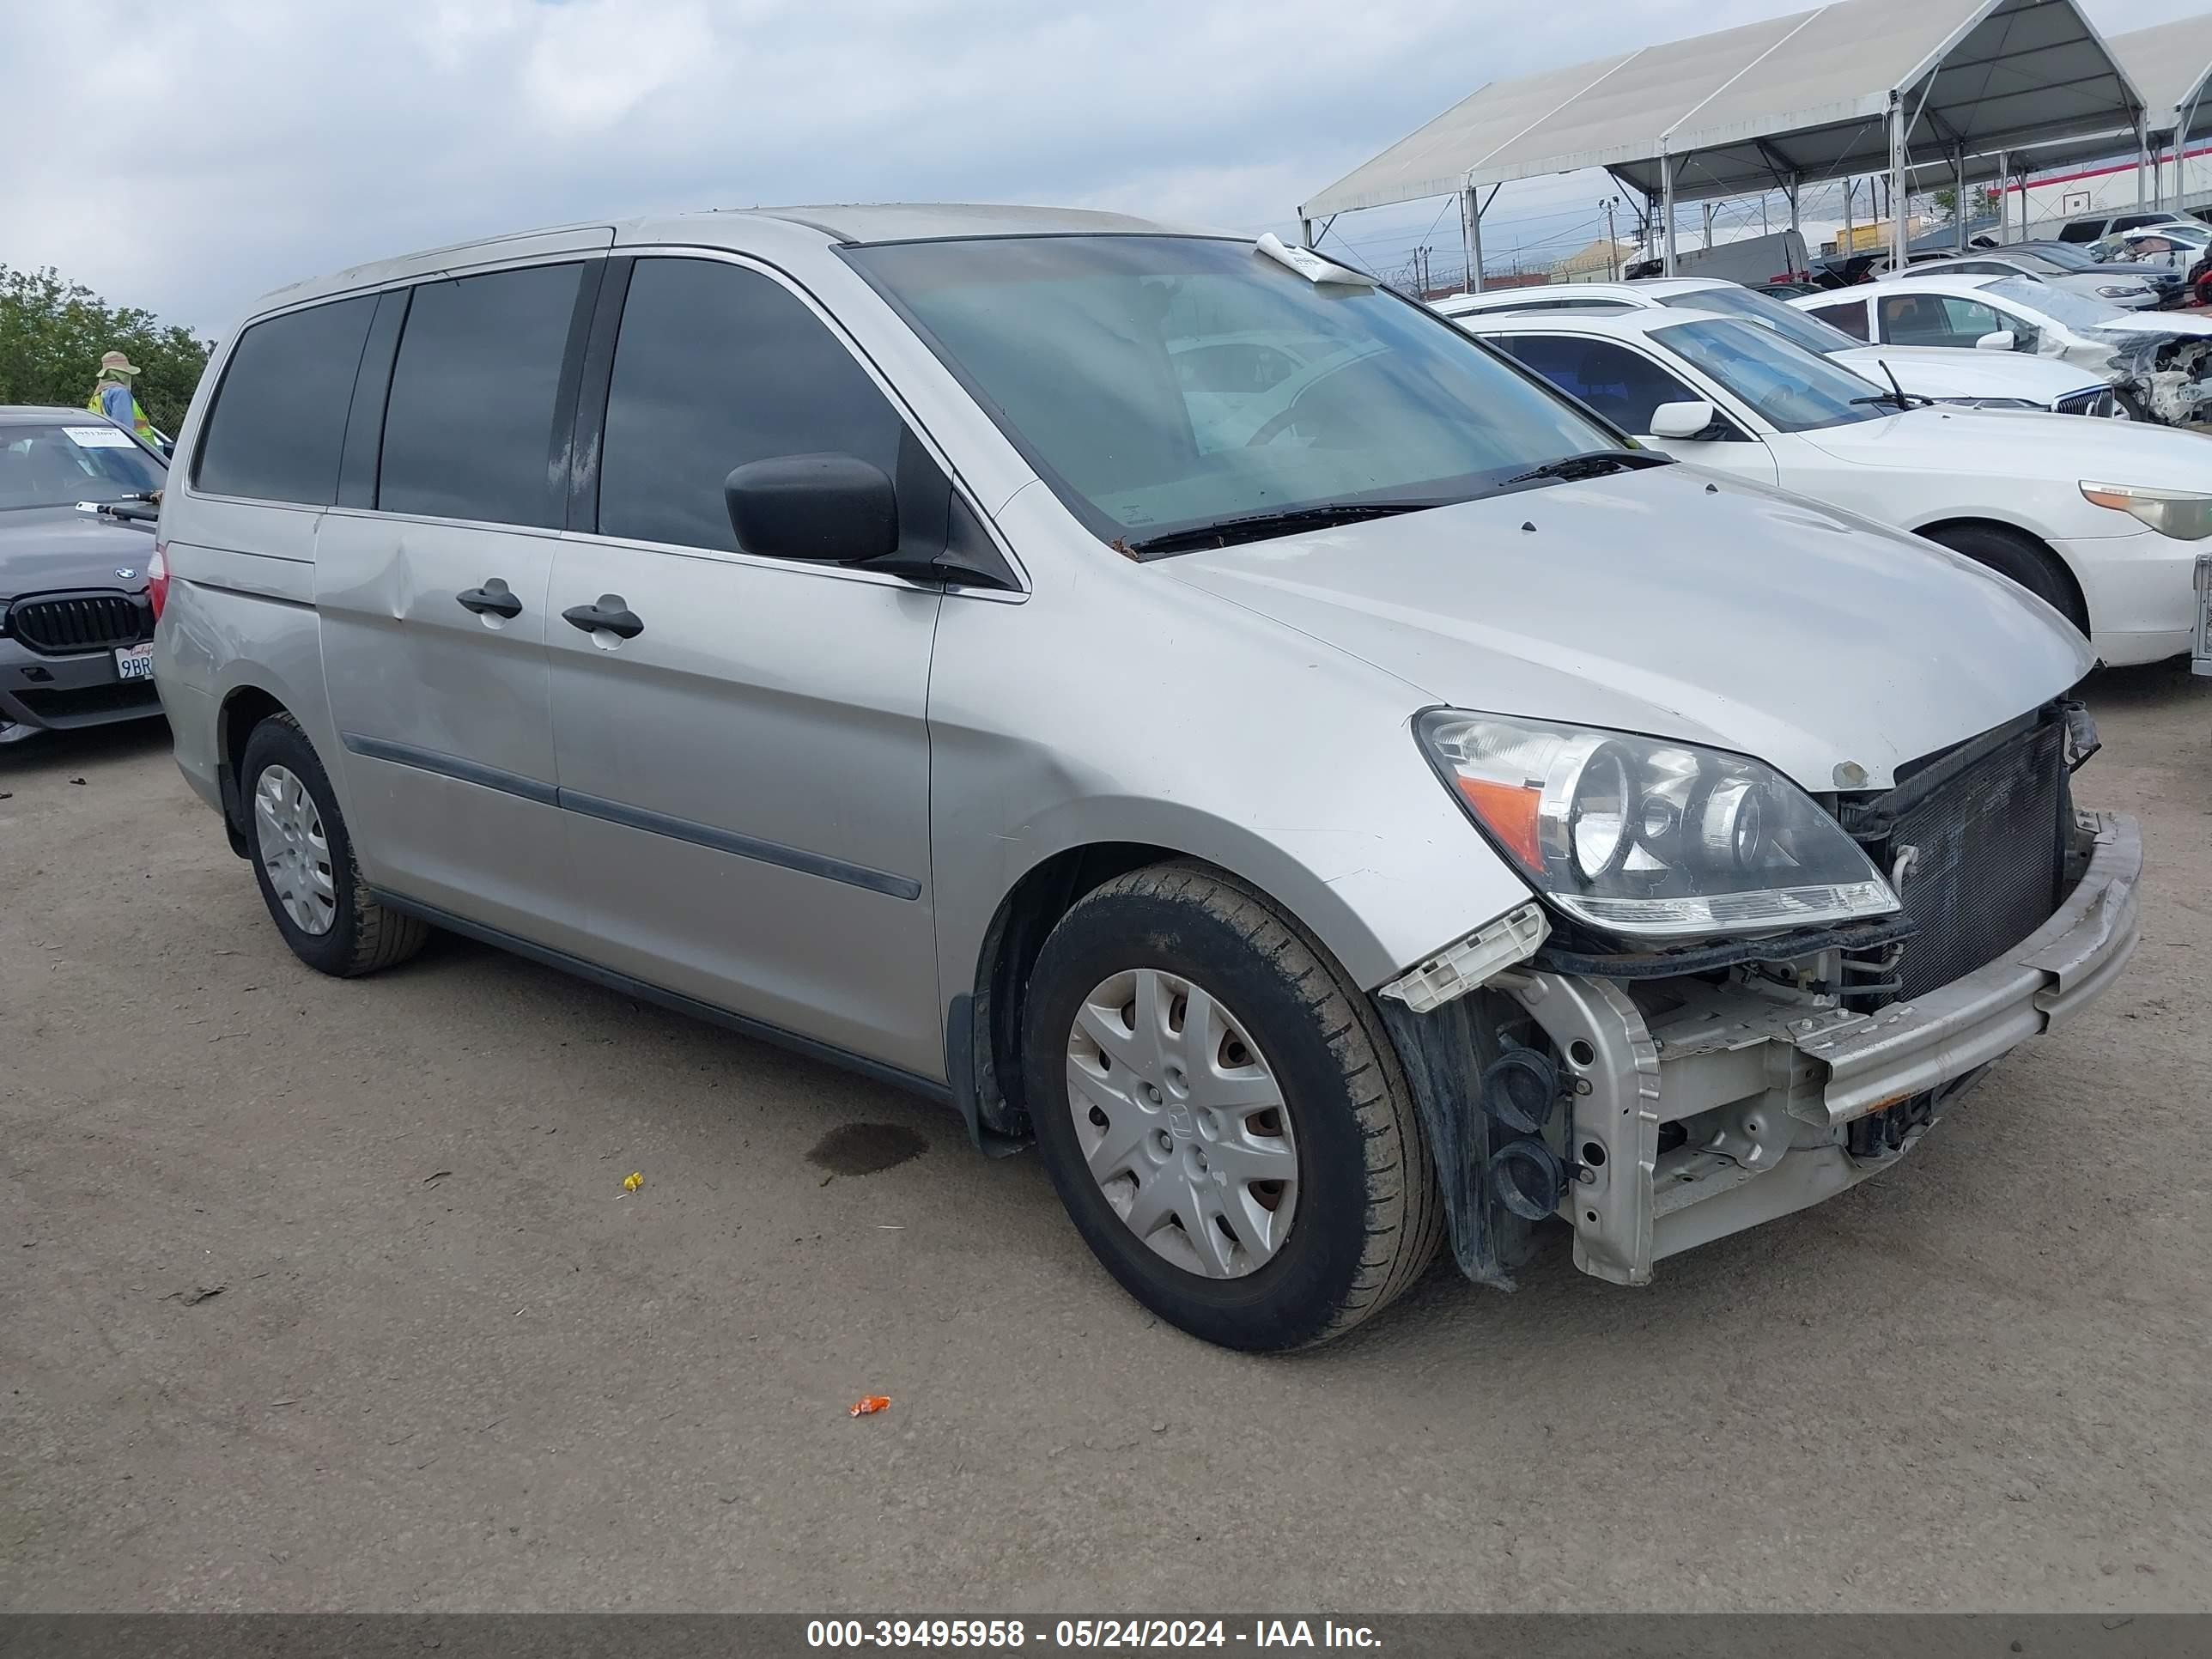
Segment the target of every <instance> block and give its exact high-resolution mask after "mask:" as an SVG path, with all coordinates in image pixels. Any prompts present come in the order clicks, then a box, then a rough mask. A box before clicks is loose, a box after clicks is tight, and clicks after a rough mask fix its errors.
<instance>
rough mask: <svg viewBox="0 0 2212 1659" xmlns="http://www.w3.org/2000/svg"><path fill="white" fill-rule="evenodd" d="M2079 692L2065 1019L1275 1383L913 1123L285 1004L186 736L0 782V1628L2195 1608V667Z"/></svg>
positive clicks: (479, 1015)
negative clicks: (184, 764)
mask: <svg viewBox="0 0 2212 1659" xmlns="http://www.w3.org/2000/svg"><path fill="white" fill-rule="evenodd" d="M2088 695H2089V696H2090V698H2091V701H2092V703H2093V707H2094V708H2096V710H2097V712H2098V714H2099V715H2100V720H2101V721H2102V723H2103V726H2104V731H2105V737H2106V749H2105V751H2104V753H2103V754H2101V755H2100V756H2099V757H2097V758H2096V759H2095V760H2094V761H2093V763H2091V765H2090V767H2089V769H2088V770H2087V771H2086V772H2085V773H2084V774H2083V776H2082V780H2081V798H2082V799H2083V800H2084V802H2085V804H2090V805H2107V806H2114V807H2118V808H2122V809H2124V810H2127V811H2134V812H2136V813H2138V814H2140V815H2141V816H2142V819H2143V823H2144V829H2145V841H2146V854H2147V858H2148V860H2149V869H2148V875H2147V878H2146V879H2147V886H2148V891H2147V896H2146V903H2145V907H2144V909H2145V929H2144V941H2143V945H2142V950H2141V951H2140V952H2139V953H2138V955H2137V956H2136V960H2135V963H2134V965H2133V967H2132V968H2131V969H2130V971H2129V973H2128V975H2127V976H2126V978H2125V979H2124V981H2123V982H2122V983H2121V984H2120V985H2119V986H2118V987H2117V988H2116V989H2115V991H2114V992H2113V993H2112V994H2111V995H2109V996H2108V997H2107V998H2106V1000H2105V1001H2104V1002H2103V1003H2102V1004H2101V1005H2100V1006H2099V1007H2097V1008H2096V1009H2095V1010H2093V1011H2092V1012H2090V1013H2089V1014H2088V1015H2087V1016H2086V1017H2085V1018H2083V1019H2081V1021H2080V1022H2079V1023H2078V1024H2077V1025H2076V1026H2075V1028H2073V1029H2071V1030H2069V1031H2067V1032H2066V1033H2064V1034H2063V1035H2062V1036H2058V1037H2056V1038H2052V1039H2048V1040H2046V1041H2045V1042H2042V1043H2040V1044H2038V1045H2035V1046H2033V1047H2032V1048H2029V1049H2028V1050H2027V1051H2026V1052H2025V1053H2023V1054H2019V1055H2017V1056H2015V1058H2013V1059H2012V1060H2008V1062H2006V1063H2005V1064H2004V1065H2003V1066H2001V1067H2000V1068H1999V1069H1998V1071H1997V1072H1996V1073H1995V1074H1994V1076H1993V1078H1992V1079H1991V1080H1990V1082H1989V1083H1987V1084H1986V1085H1984V1086H1983V1087H1982V1088H1981V1089H1980V1090H1978V1091H1976V1092H1975V1093H1974V1094H1972V1095H1971V1096H1970V1097H1967V1099H1966V1101H1965V1102H1964V1103H1962V1104H1961V1105H1960V1107H1958V1108H1957V1109H1955V1110H1954V1113H1953V1114H1952V1115H1951V1116H1950V1118H1949V1119H1948V1121H1946V1123H1945V1124H1944V1125H1943V1127H1941V1128H1940V1129H1939V1130H1938V1131H1936V1133H1934V1134H1932V1135H1931V1136H1929V1139H1928V1140H1927V1141H1926V1142H1925V1143H1924V1144H1923V1146H1922V1148H1921V1150H1920V1151H1919V1152H1918V1153H1917V1155H1916V1156H1915V1157H1914V1158H1911V1159H1908V1160H1907V1161H1906V1162H1905V1164H1903V1165H1902V1166H1901V1167H1900V1168H1899V1170H1895V1171H1893V1172H1892V1173H1890V1174H1889V1175H1887V1176H1883V1177H1882V1178H1881V1179H1878V1180H1876V1181H1874V1182H1869V1183H1867V1184H1866V1185H1864V1186H1863V1187H1861V1188H1857V1190H1855V1191H1853V1192H1851V1193H1850V1194H1846V1195H1844V1197H1842V1198H1840V1199H1838V1200H1834V1201H1832V1202H1831V1203H1829V1204H1827V1205H1826V1206H1822V1207H1820V1208H1818V1209H1815V1210H1813V1211H1811V1212H1807V1213H1805V1214H1803V1215H1801V1216H1797V1217H1794V1218H1789V1219H1786V1220H1784V1221H1782V1222H1778V1223H1777V1224H1774V1225H1770V1226H1768V1227H1765V1228H1764V1229H1762V1230H1759V1231H1755V1232H1753V1233H1750V1234H1747V1235H1744V1236H1741V1237H1736V1238H1733V1239H1729V1240H1726V1241H1724V1242H1723V1243H1719V1244H1716V1245H1713V1246H1711V1247H1709V1248H1707V1249H1703V1250H1700V1251H1698V1252H1695V1253H1693V1254H1692V1255H1687V1256H1685V1257H1681V1258H1678V1259H1676V1260H1674V1261H1669V1262H1668V1263H1666V1264H1664V1265H1663V1266H1662V1268H1661V1273H1660V1278H1659V1280H1658V1282H1657V1283H1656V1284H1655V1285H1652V1286H1650V1288H1649V1289H1646V1290H1643V1291H1626V1290H1620V1289H1617V1288H1615V1287H1613V1286H1610V1285H1602V1284H1600V1283H1598V1282H1596V1281H1595V1280H1592V1279H1585V1278H1583V1277H1581V1276H1579V1275H1577V1273H1575V1272H1574V1271H1573V1270H1572V1268H1571V1266H1570V1265H1569V1263H1568V1262H1567V1261H1566V1260H1565V1255H1564V1252H1561V1253H1557V1254H1554V1255H1552V1256H1550V1257H1548V1258H1547V1260H1546V1261H1544V1262H1542V1263H1541V1264H1540V1266H1539V1267H1538V1268H1537V1270H1536V1271H1534V1273H1531V1274H1530V1275H1529V1276H1528V1282H1527V1283H1526V1285H1525V1286H1524V1288H1523V1289H1522V1291H1521V1292H1520V1293H1519V1294H1517V1295H1515V1296H1511V1297H1504V1296H1500V1295H1498V1294H1496V1293H1494V1292H1489V1291H1480V1290H1477V1289H1475V1288H1474V1287H1472V1286H1470V1285H1468V1284H1466V1283H1465V1282H1463V1281H1462V1280H1461V1279H1458V1278H1457V1277H1456V1276H1455V1275H1454V1274H1453V1273H1451V1272H1450V1271H1449V1268H1448V1267H1439V1269H1438V1270H1437V1271H1436V1272H1434V1273H1431V1276H1430V1277H1429V1278H1428V1279H1426V1280H1425V1282H1424V1284H1423V1285H1421V1286H1420V1287H1419V1289H1417V1291H1415V1292H1414V1294H1413V1296H1412V1297H1409V1298H1408V1299H1407V1301H1406V1302H1404V1303H1402V1304H1400V1305H1399V1307H1398V1308H1397V1309H1396V1310H1394V1311H1393V1312H1392V1313H1391V1314H1390V1315H1389V1316H1385V1317H1384V1318H1383V1319H1382V1320H1380V1321H1378V1322H1376V1323H1375V1324H1374V1325H1371V1326H1370V1327H1368V1328H1365V1329H1364V1330H1363V1331H1362V1332H1360V1333H1358V1334H1356V1335H1355V1336H1353V1337H1352V1339H1351V1340H1346V1341H1344V1342H1341V1343H1339V1344H1337V1345H1336V1346H1333V1347H1330V1348H1327V1349H1324V1350H1322V1351H1321V1352H1315V1353H1311V1354H1308V1355H1304V1356H1302V1357H1297V1358H1291V1359H1286V1360H1272V1361H1269V1360H1255V1359H1250V1358H1239V1357H1237V1356H1235V1355H1231V1354H1228V1353H1225V1352H1217V1351H1214V1350H1212V1349H1209V1348H1206V1347H1204V1346H1200V1345H1199V1344H1197V1343H1195V1342H1194V1341H1191V1340H1188V1339H1186V1338H1184V1337H1182V1336H1181V1335H1179V1334H1176V1332H1174V1331H1172V1330H1170V1329H1168V1328H1164V1327H1162V1326H1159V1325H1158V1324H1156V1323H1155V1322H1152V1320H1151V1319H1149V1318H1148V1317H1147V1316H1146V1315H1145V1314H1144V1313H1143V1312H1142V1310H1139V1309H1138V1308H1137V1307H1136V1306H1135V1305H1134V1304H1132V1303H1130V1302H1129V1301H1128V1300H1127V1299H1126V1298H1125V1297H1123V1296H1122V1295H1121V1293H1120V1292H1119V1291H1117V1290H1116V1289H1115V1287H1114V1285H1112V1284H1111V1282H1110V1281H1109V1279H1107V1277H1106V1275H1105V1274H1104V1273H1103V1272H1102V1271H1100V1270H1099V1269H1097V1267H1094V1266H1093V1265H1092V1264H1091V1261H1090V1259H1089V1258H1088V1256H1087V1255H1085V1252H1084V1250H1083V1249H1082V1248H1081V1246H1080V1244H1079V1243H1078V1241H1077V1239H1076V1237H1075V1236H1074V1234H1073V1231H1072V1230H1071V1229H1070V1228H1069V1227H1068V1226H1067V1225H1066V1222H1065V1221H1064V1220H1063V1219H1062V1218H1061V1216H1060V1212H1059V1210H1058V1208H1057V1206H1055V1204H1054V1200H1053V1197H1052V1194H1051V1191H1050V1188H1049V1187H1048V1184H1047V1182H1046V1181H1045V1178H1044V1175H1043V1172H1042V1170H1041V1169H1040V1168H1039V1167H1038V1166H1037V1164H1036V1161H1035V1159H1034V1158H1014V1159H1010V1160H1006V1161H1003V1162H997V1163H993V1162H987V1161H985V1160H983V1159H981V1158H976V1157H975V1156H974V1155H973V1154H971V1153H970V1152H969V1151H968V1150H967V1148H966V1146H965V1143H964V1139H963V1135H962V1133H961V1131H960V1128H959V1126H958V1124H957V1122H956V1121H954V1120H953V1119H952V1118H951V1117H950V1116H949V1115H943V1114H940V1113H939V1112H937V1111H935V1110H933V1109H930V1108H928V1107H927V1106H925V1105H921V1104H918V1103H915V1102H913V1101H910V1100H908V1099H907V1098H906V1097H902V1096H901V1095H898V1094H895V1093H892V1092H890V1091H887V1090H884V1089H883V1088H881V1087H878V1086H877V1085H872V1084H869V1083H866V1082H860V1081H855V1080H854V1079H851V1078H849V1077H847V1076H845V1075H843V1074H842V1073H836V1072H834V1071H831V1070H828V1069H826V1068H824V1067H823V1066H817V1065H815V1064H812V1063H811V1062H808V1061H805V1060H797V1059H794V1058H792V1057H790V1056H788V1055H786V1054H782V1053H781V1052H779V1051H777V1050H775V1049H771V1048H763V1047H758V1046H755V1045H753V1044H750V1043H748V1042H743V1041H740V1040H738V1039H735V1038H733V1037H732V1036H728V1035H726V1034H725V1033H723V1032H721V1031H720V1030H713V1029H710V1028H708V1027H706V1026H704V1025H700V1024H692V1023H690V1022H689V1021H686V1020H684V1019H682V1018H677V1017H674V1016H671V1015H668V1014H665V1013H661V1012H657V1011H655V1010H653V1009H652V1008H648V1007H641V1006H638V1005H636V1004H635V1003H634V1002H632V1001H630V1000H629V999H627V998H624V997H623V996H620V995H616V994H610V993H607V992H605V991H601V990H599V989H596V988H593V987H588V986H586V985H582V984H580V983H577V982H575V981H570V980H568V979H564V978H562V977H561V976H560V975H556V974H555V973H553V972H551V971H550V970H547V969H540V968H538V967H535V966H532V965H531V964H529V963H524V962H521V961H519V960H516V959H514V958H512V957H506V956H503V955H501V954H500V953H498V952H495V951H490V950H487V949H483V948H480V947H478V946H476V945H470V944H465V943H462V942H460V941H458V940H453V939H443V940H440V941H438V942H436V943H435V944H434V945H433V946H432V948H431V949H430V950H429V951H427V952H426V953H425V954H424V955H423V956H422V957H421V958H419V959H418V960H416V962H414V963H411V964H410V965H408V966H406V967H404V968H402V969H398V970H397V971H395V972H392V973H390V974H387V975H383V976H380V977H377V978H373V979H368V980H362V981H355V982H351V983H340V982H338V981H332V980H328V979H323V978H319V977H318V976H317V975H313V974H312V973H310V972H308V971H307V970H306V969H303V968H301V967H300V966H299V965H298V964H296V963H295V962H294V961H293V959H292V958H291V957H290V956H289V954H288V953H287V952H286V951H285V949H284V947H283V944H282V943H281V942H280V940H279V939H278V937H277V934H276V931H275V929H274V928H273V927H271V926H270V924H269V922H268V921H267V920H266V918H265V916H264V914H263V911H262V908H261V903H260V900H259V898H258V896H257V895H256V893H255V891H254V889H253V884H252V879H251V877H250V874H249V872H248V871H247V868H246V866H245V865H244V864H242V863H240V861H238V860H235V859H234V858H233V857H232V856H231V855H230V853H229V851H228V848H226V847H225V845H224V842H223V840H222V835H221V833H220V830H219V829H218V827H217V825H216V821H215V820H214V818H213V817H210V815H209V814H208V813H207V812H206V811H205V810H204V809H203V808H202V807H201V806H200V805H199V804H198V803H197V801H196V800H195V799H192V798H191V796H190V795H189V794H188V793H187V792H186V790H185V786H184V784H183V782H182V781H181V780H179V777H178V776H177V775H176V772H175V770H174V769H173V765H172V763H171V762H170V759H169V757H168V753H167V740H166V734H164V733H162V732H160V731H159V729H158V728H156V729H155V730H140V731H136V732H122V733H118V732H109V733H105V734H93V735H90V736H85V737H79V738H72V739H67V740H58V741H52V742H47V743H42V744H38V745H36V746H32V747H27V748H23V749H19V750H11V751H4V752H0V792H6V795H7V798H5V799H0V1066H4V1067H5V1070H4V1072H0V1150H4V1158H5V1171H6V1176H7V1185H6V1187H5V1188H4V1194H5V1198H4V1206H5V1216H4V1223H3V1224H0V1251H4V1253H5V1255H6V1257H7V1261H6V1264H5V1265H6V1269H7V1270H6V1271H5V1272H4V1273H0V1387H4V1389H5V1390H6V1393H5V1395H4V1398H0V1607H5V1608H10V1609H16V1610H21V1609H27V1608H40V1609H58V1608H84V1607H103V1608H173V1607H235V1608H357V1609H439V1610H447V1609H468V1608H510V1607H511V1608H520V1607H548V1608H554V1607H558V1608H630V1607H672V1608H779V1609H787V1610H805V1611H851V1610H855V1609H856V1608H861V1607H864V1608H866V1609H870V1610H875V1611H890V1612H895V1613H906V1612H910V1611H915V1610H920V1609H933V1610H936V1611H939V1612H957V1613H989V1612H994V1611H998V1612H1004V1611H1007V1610H1010V1609H1018V1610H1034V1611H1048V1610H1060V1611H1078V1610H1080V1611H1097V1612H1120V1613H1133V1612H1150V1613H1176V1612H1182V1611H1186V1610H1197V1609H1200V1608H1205V1609H1209V1610H1219V1609H1223V1608H1225V1607H1237V1608H1246V1609H1257V1610H1284V1609H1288V1608H1292V1607H1297V1608H1305V1609H1310V1608H1313V1607H1316V1606H1328V1607H1358V1608H1365V1609H1369V1610H1382V1609H1385V1608H1389V1609H1397V1610H1417V1609H1419V1610H1427V1609H1462V1608H1467V1609H1477V1608H1517V1609H1532V1610H1533V1609H1543V1608H1553V1607H1589V1608H1627V1609H1647V1608H1648V1609H1677V1608H1712V1609H1728V1608H1742V1607H1765V1608H1835V1607H1851V1608H1869V1607H1908V1608H1951V1607H2003V1608H2011V1609H2024V1608H2033V1607H2049V1608H2068V1609H2077V1610H2086V1611H2104V1610H2119V1609H2137V1608H2182V1607H2203V1606H2204V1605H2205V1603H2206V1600H2207V1591H2206V1587H2207V1584H2208V1583H2212V1577H2208V1573H2207V1566H2208V1556H2212V1370H2208V1367H2207V1363H2206V1361H2207V1349H2208V1344H2207V1332H2208V1330H2212V1319H2208V1315H2212V1305H2208V1304H2209V1303H2212V1296H2208V1286H2212V1265H2208V1253H2207V1249H2206V1246H2207V1242H2208V1237H2212V1230H2208V1226H2207V1221H2208V1215H2212V1205H2208V1194H2207V1182H2208V1176H2207V1174H2206V1171H2207V1170H2208V1169H2212V1125H2209V1124H2208V1121H2207V1105H2208V1096H2212V1083H2208V1079H2212V1020H2207V1019H2205V1018H2203V1013H2202V1011H2203V1009H2204V1007H2205V1006H2207V991H2208V977H2209V976H2212V919H2208V908H2207V897H2206V896H2207V894H2208V892H2212V682H2192V681H2191V679H2190V678H2189V676H2188V674H2187V672H2186V671H2185V668H2184V669H2181V670H2175V669H2172V668H2167V669H2160V670H2155V671H2130V672H2127V673H2113V674H2107V675H2105V676H2103V677H2100V678H2099V679H2097V680H2095V681H2093V682H2092V683H2091V685H2090V687H2089V691H2088ZM2192 1009H2195V1010H2197V1011H2198V1012H2197V1015H2196V1016H2195V1017H2194V1018H2192V1017H2191V1012H2190V1011H2191V1010H2192ZM892 1160H897V1161H896V1162H894V1161H892ZM879 1165H887V1166H888V1167H876V1166H879ZM866 1170H872V1171H873V1172H872V1173H863V1171H866ZM632 1171H638V1172H641V1174H642V1175H643V1176H644V1185H643V1187H642V1188H641V1189H640V1190H639V1191H637V1192H635V1193H634V1194H633V1193H625V1191H624V1190H623V1177H624V1176H628V1175H629V1174H630V1173H631V1172H632ZM866 1394H884V1395H890V1398H891V1400H892V1401H893V1404H892V1406H891V1407H890V1410H889V1411H888V1412H886V1413H883V1414H881V1415H878V1416H874V1417H869V1418H864V1419H853V1418H851V1417H848V1415H847V1407H848V1406H849V1405H850V1404H851V1403H852V1402H853V1401H854V1400H855V1399H857V1398H858V1397H859V1396H860V1395H866ZM1102 1600H1103V1601H1104V1602H1105V1603H1107V1604H1108V1605H1104V1606H1102V1605H1101V1602H1102Z"/></svg>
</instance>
